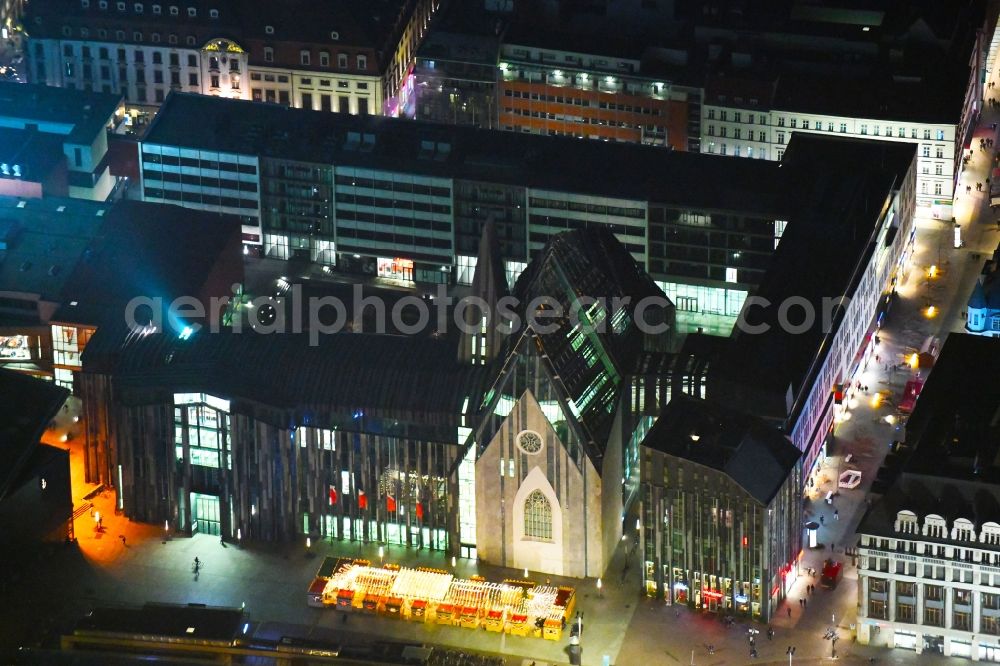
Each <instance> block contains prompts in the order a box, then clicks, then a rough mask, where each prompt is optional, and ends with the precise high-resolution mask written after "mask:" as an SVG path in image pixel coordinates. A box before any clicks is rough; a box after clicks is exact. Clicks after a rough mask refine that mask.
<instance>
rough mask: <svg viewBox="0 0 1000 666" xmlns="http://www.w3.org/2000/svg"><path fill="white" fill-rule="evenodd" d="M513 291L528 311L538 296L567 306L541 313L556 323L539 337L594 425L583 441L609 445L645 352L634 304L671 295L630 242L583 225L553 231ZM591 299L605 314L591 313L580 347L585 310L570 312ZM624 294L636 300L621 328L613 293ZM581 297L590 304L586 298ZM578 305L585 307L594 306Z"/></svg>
mask: <svg viewBox="0 0 1000 666" xmlns="http://www.w3.org/2000/svg"><path fill="white" fill-rule="evenodd" d="M514 296H515V297H516V298H517V299H518V301H519V303H520V304H521V307H522V315H523V316H526V315H527V312H526V308H527V306H528V305H531V304H532V302H533V301H535V299H540V298H547V299H554V301H555V302H557V303H558V305H559V308H561V312H562V315H561V316H560V317H558V318H556V319H544V320H540V323H542V324H550V323H551V324H552V325H553V326H552V329H553V330H551V331H548V332H542V331H541V330H539V331H535V335H536V337H535V340H536V344H537V345H538V347H539V349H540V350H541V351H542V353H543V354H547V355H548V358H549V363H550V364H551V369H552V372H553V374H554V375H558V377H559V382H558V384H561V385H562V386H563V387H564V388H565V390H566V393H567V395H566V398H568V399H570V400H572V401H573V405H575V406H576V408H577V409H578V411H579V414H578V415H577V417H578V419H579V422H580V423H581V424H582V425H583V426H584V428H585V429H586V431H587V432H586V434H585V436H584V440H585V441H590V442H592V443H593V444H594V445H595V446H596V447H597V449H598V450H599V451H601V452H603V448H604V444H605V442H606V440H607V437H608V434H609V432H610V429H611V422H612V421H613V419H614V405H616V404H617V400H618V394H619V391H620V388H621V384H622V382H621V380H622V378H623V377H624V376H625V375H626V374H627V373H628V372H629V371H630V370H631V369H632V368H634V367H635V365H636V360H637V358H638V357H639V355H640V354H641V353H642V351H643V343H644V337H643V334H642V332H641V331H640V330H639V329H638V326H637V325H636V323H635V318H634V312H635V306H636V304H637V303H638V302H639V301H641V300H642V299H644V298H647V297H650V298H658V299H661V300H660V304H661V306H662V304H669V300H668V299H667V297H666V296H665V295H664V293H663V292H662V291H661V290H660V288H659V287H657V286H656V284H655V283H654V282H653V280H652V278H650V277H649V274H648V273H646V272H645V271H644V270H642V268H640V267H639V265H638V264H637V263H636V262H635V260H634V259H633V258H632V256H631V254H629V252H628V250H627V249H626V248H625V246H624V245H622V244H621V242H620V241H619V240H618V239H617V238H616V237H615V236H614V234H613V233H612V232H611V231H609V230H607V229H604V228H594V229H581V230H576V231H570V232H566V233H562V234H559V235H557V236H555V237H553V238H552V239H551V240H550V241H549V243H548V245H547V246H546V247H545V249H544V250H543V251H542V253H541V255H540V256H538V257H537V258H536V259H535V260H534V261H532V262H531V264H529V265H528V267H527V269H525V271H524V272H523V273H522V274H521V276H520V277H519V278H518V280H517V283H516V284H515V285H514ZM587 298H590V299H598V300H600V301H602V302H603V303H604V304H605V305H604V306H603V309H604V314H603V317H604V319H603V321H601V322H598V321H596V320H591V321H592V323H593V324H594V328H595V329H596V330H595V332H594V333H593V334H592V335H587V336H585V339H583V340H582V342H581V343H580V344H579V346H577V347H574V343H573V339H574V338H575V337H576V335H575V334H573V330H574V326H575V325H576V324H577V321H586V320H585V319H584V318H583V316H579V317H576V319H577V321H574V317H573V316H571V313H573V312H574V303H575V302H577V301H578V300H580V299H587ZM624 298H627V299H629V300H628V302H627V304H626V305H625V309H626V311H627V313H628V316H627V320H626V321H625V323H624V325H623V326H622V327H621V328H620V330H617V331H616V330H615V327H614V325H613V323H612V321H611V320H612V317H613V315H614V312H615V310H614V309H613V308H614V300H615V299H624ZM624 302H625V301H623V303H624ZM581 303H583V304H584V305H585V306H586V305H587V301H584V300H581ZM671 307H672V306H671ZM553 309H555V308H553ZM579 309H580V312H581V313H586V312H587V310H588V307H583V308H579ZM654 309H655V308H654ZM591 355H594V356H596V359H597V360H596V362H593V361H591V360H589V357H590V356H591ZM602 375H604V376H606V377H607V381H606V382H604V383H603V385H602V386H601V388H600V390H599V391H598V392H597V394H596V395H593V396H592V397H591V398H589V399H586V398H585V395H586V394H587V393H588V389H591V388H592V387H593V386H594V385H595V383H600V380H601V377H602ZM591 453H592V454H594V453H596V452H591Z"/></svg>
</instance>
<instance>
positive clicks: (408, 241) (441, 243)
mask: <svg viewBox="0 0 1000 666" xmlns="http://www.w3.org/2000/svg"><path fill="white" fill-rule="evenodd" d="M337 215H338V217H339V216H340V213H339V212H338V214H337ZM337 237H338V238H339V239H341V240H343V239H346V238H354V239H357V240H363V241H380V242H382V243H392V244H395V245H410V246H413V247H417V246H422V247H428V248H435V249H441V250H450V249H451V242H450V241H449V240H448V239H447V238H431V237H429V236H421V235H419V234H413V235H408V234H398V233H383V232H379V231H370V230H367V229H350V228H344V227H337Z"/></svg>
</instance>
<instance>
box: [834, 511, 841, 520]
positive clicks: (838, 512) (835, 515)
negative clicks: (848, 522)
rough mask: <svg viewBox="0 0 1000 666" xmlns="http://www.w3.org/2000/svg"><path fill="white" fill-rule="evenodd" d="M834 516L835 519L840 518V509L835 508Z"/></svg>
mask: <svg viewBox="0 0 1000 666" xmlns="http://www.w3.org/2000/svg"><path fill="white" fill-rule="evenodd" d="M833 518H834V520H840V509H834V510H833Z"/></svg>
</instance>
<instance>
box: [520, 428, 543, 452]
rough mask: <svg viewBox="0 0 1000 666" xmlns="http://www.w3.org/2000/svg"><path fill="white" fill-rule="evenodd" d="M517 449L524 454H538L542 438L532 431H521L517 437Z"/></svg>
mask: <svg viewBox="0 0 1000 666" xmlns="http://www.w3.org/2000/svg"><path fill="white" fill-rule="evenodd" d="M517 448H519V449H521V450H522V451H524V452H525V453H538V452H539V451H541V450H542V436H541V435H539V434H538V433H537V432H535V431H534V430H523V431H521V432H520V433H518V435H517Z"/></svg>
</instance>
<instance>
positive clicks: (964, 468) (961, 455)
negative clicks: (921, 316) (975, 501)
mask: <svg viewBox="0 0 1000 666" xmlns="http://www.w3.org/2000/svg"><path fill="white" fill-rule="evenodd" d="M973 369H974V373H975V374H974V375H970V373H971V372H973ZM975 376H978V377H981V378H982V381H976V380H975V378H974V377H975ZM997 378H1000V339H997V338H990V337H986V336H978V335H969V334H967V333H951V334H950V335H949V336H948V338H947V339H946V340H945V343H944V347H943V348H942V350H941V355H940V356H939V357H938V359H937V362H936V363H935V364H934V367H933V368H932V369H931V371H930V375H929V376H928V377H927V382H926V383H925V384H924V387H923V389H922V390H921V392H920V396H919V397H918V398H917V404H916V407H915V408H914V409H913V413H912V414H911V415H910V418H909V420H908V421H907V423H906V444H907V447H908V448H909V449H910V450H911V451H912V454H911V456H910V460H909V461H908V463H907V465H906V467H905V470H906V471H907V472H909V473H919V474H928V475H937V476H942V477H950V478H962V479H966V480H969V481H982V482H989V483H997V484H1000V382H998V381H997Z"/></svg>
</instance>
